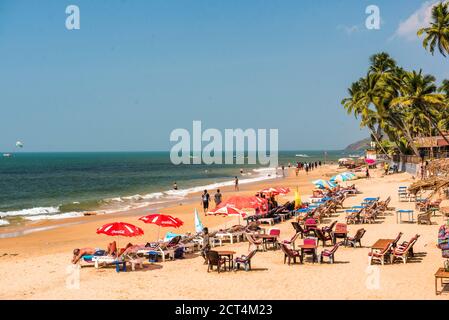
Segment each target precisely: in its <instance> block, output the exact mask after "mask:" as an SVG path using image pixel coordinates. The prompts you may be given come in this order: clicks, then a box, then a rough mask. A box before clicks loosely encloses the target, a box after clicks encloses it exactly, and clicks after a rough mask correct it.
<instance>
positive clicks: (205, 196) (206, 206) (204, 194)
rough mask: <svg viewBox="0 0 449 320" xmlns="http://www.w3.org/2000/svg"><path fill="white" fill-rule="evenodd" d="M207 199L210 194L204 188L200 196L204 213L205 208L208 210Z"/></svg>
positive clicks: (208, 199)
mask: <svg viewBox="0 0 449 320" xmlns="http://www.w3.org/2000/svg"><path fill="white" fill-rule="evenodd" d="M209 201H210V196H209V193H208V192H207V190H204V193H203V195H202V196H201V202H202V203H203V210H204V214H206V212H207V210H209Z"/></svg>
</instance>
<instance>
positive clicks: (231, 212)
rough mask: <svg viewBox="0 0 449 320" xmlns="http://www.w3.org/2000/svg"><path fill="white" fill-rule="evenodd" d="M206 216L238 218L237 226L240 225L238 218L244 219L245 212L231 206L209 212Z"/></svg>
mask: <svg viewBox="0 0 449 320" xmlns="http://www.w3.org/2000/svg"><path fill="white" fill-rule="evenodd" d="M207 214H212V215H224V216H238V217H239V224H240V217H243V218H244V217H246V215H247V214H246V212H245V211H243V210H241V209H238V208H236V207H234V206H233V205H226V206H223V207H219V208H217V209H215V210H212V211H209V212H208V213H207Z"/></svg>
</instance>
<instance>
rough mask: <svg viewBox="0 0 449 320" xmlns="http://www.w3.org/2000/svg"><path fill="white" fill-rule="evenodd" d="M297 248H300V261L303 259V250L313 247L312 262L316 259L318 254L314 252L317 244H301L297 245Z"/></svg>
mask: <svg viewBox="0 0 449 320" xmlns="http://www.w3.org/2000/svg"><path fill="white" fill-rule="evenodd" d="M299 248H300V249H301V263H302V262H303V261H304V250H310V249H313V263H315V261H317V260H318V256H317V254H316V249H317V248H318V246H316V245H313V244H302V245H300V246H299Z"/></svg>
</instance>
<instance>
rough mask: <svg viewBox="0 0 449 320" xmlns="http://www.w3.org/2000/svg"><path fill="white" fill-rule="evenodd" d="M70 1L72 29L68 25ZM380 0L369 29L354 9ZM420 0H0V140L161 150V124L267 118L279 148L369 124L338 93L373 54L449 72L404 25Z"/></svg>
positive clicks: (336, 140) (262, 123) (54, 147)
mask: <svg viewBox="0 0 449 320" xmlns="http://www.w3.org/2000/svg"><path fill="white" fill-rule="evenodd" d="M70 4H76V5H78V6H79V8H80V11H81V29H80V30H73V31H69V30H67V29H66V28H65V19H66V16H67V15H66V13H65V8H66V6H68V5H70ZM370 4H376V5H378V6H379V8H380V10H381V11H380V13H381V18H382V25H381V29H380V30H368V29H366V28H365V19H366V17H367V15H366V14H365V8H366V7H367V6H368V5H370ZM429 4H430V2H423V1H417V0H395V1H389V0H384V1H380V0H379V1H375V2H372V1H362V0H352V1H350V0H347V1H332V2H330V1H328V0H320V1H317V0H315V1H306V0H304V1H297V0H295V1H289V0H283V1H274V0H272V1H267V0H264V1H262V0H246V1H236V0H226V1H223V0H221V1H218V0H216V1H210V0H209V1H206V0H204V1H199V0H190V1H186V0H182V1H181V0H179V1H175V0H172V1H166V0H159V1H155V0H147V1H144V0H141V1H137V0H135V1H130V0H128V1H125V0H122V1H114V0H108V1H100V0H97V1H82V0H78V1H77V0H71V1H63V0H59V1H54V0H41V1H31V0H30V1H22V0H2V1H1V2H0V88H1V91H0V150H3V151H11V150H13V149H14V144H15V141H16V140H18V139H20V140H22V141H23V142H24V143H25V150H27V151H109V150H114V151H116V150H117V151H119V150H120V151H121V150H168V149H169V148H170V146H171V144H170V141H169V135H170V132H171V131H172V130H173V129H175V128H191V126H192V120H201V121H202V122H203V127H205V128H218V129H224V128H278V129H279V146H280V149H284V150H285V149H287V150H299V149H329V150H330V149H341V148H343V147H345V146H346V145H347V144H349V143H351V142H354V141H355V140H357V139H360V138H364V137H366V136H367V133H366V131H364V130H361V129H360V128H359V125H358V122H357V121H356V120H354V119H352V118H351V117H349V116H347V115H346V113H345V112H344V111H343V110H342V107H341V106H340V101H341V99H342V98H344V97H345V95H346V88H347V87H348V86H349V85H350V83H351V82H353V81H354V80H356V79H358V78H359V77H360V76H362V75H364V73H365V72H366V69H367V65H368V58H369V56H370V55H371V54H374V53H377V52H380V51H387V52H389V53H390V54H391V55H392V56H393V57H394V58H395V59H396V60H397V61H398V64H400V65H402V66H404V67H405V68H415V69H419V68H422V69H423V70H424V71H425V72H426V73H433V74H434V75H435V76H436V77H437V78H438V79H439V80H441V79H442V78H449V71H448V70H449V69H448V68H447V67H446V66H447V60H444V59H443V58H442V57H441V56H438V55H435V56H434V57H432V56H431V55H430V54H429V53H427V52H426V51H425V50H424V49H423V48H422V46H421V43H420V41H419V40H418V39H417V38H416V37H415V36H414V33H415V29H416V27H417V25H419V24H420V23H421V24H422V23H423V22H425V19H427V18H428V17H427V16H426V10H425V8H426V7H428V6H429Z"/></svg>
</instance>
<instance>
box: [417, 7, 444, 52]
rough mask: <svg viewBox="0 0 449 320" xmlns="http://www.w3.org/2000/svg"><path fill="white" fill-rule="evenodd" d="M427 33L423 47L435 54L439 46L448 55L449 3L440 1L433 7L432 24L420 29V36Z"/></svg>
mask: <svg viewBox="0 0 449 320" xmlns="http://www.w3.org/2000/svg"><path fill="white" fill-rule="evenodd" d="M424 33H425V34H426V35H425V37H424V40H423V47H424V48H425V49H426V50H427V48H428V50H429V51H430V53H431V54H432V55H433V54H434V51H435V47H436V46H438V50H439V51H440V53H441V54H442V55H443V56H444V57H446V54H449V3H448V2H444V3H443V2H440V3H439V4H437V5H435V6H434V7H433V8H432V21H431V23H430V26H429V27H427V28H422V29H419V30H418V36H421V35H422V34H424Z"/></svg>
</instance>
